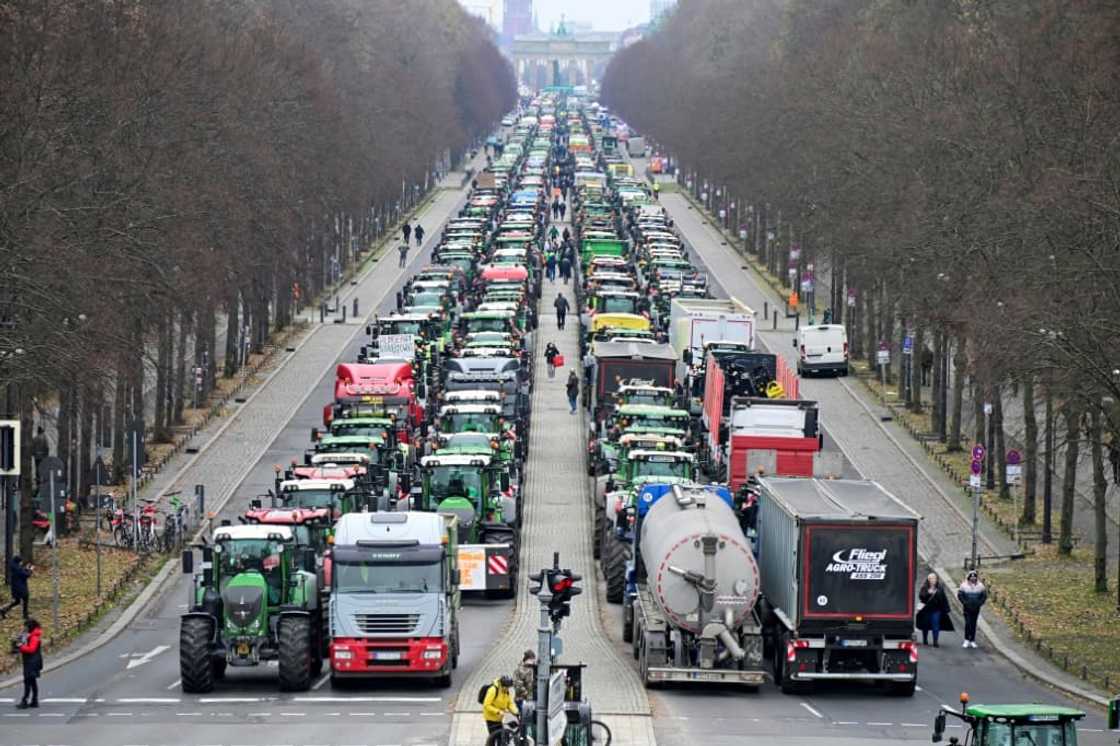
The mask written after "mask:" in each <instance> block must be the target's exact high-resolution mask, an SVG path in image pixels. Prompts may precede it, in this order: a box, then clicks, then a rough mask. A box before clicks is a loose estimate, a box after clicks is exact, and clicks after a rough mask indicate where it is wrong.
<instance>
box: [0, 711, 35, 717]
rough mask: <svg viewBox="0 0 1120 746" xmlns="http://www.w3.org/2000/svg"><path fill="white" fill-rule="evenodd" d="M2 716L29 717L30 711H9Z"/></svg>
mask: <svg viewBox="0 0 1120 746" xmlns="http://www.w3.org/2000/svg"><path fill="white" fill-rule="evenodd" d="M4 717H6V718H29V717H31V713H30V712H10V713H7V714H5V715H4Z"/></svg>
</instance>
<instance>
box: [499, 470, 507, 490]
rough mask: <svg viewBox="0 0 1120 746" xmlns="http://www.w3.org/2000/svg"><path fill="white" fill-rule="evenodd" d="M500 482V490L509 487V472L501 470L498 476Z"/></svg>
mask: <svg viewBox="0 0 1120 746" xmlns="http://www.w3.org/2000/svg"><path fill="white" fill-rule="evenodd" d="M500 483H501V485H502V492H505V491H506V490H508V489H509V472H508V471H503V472H502V475H501V477H500Z"/></svg>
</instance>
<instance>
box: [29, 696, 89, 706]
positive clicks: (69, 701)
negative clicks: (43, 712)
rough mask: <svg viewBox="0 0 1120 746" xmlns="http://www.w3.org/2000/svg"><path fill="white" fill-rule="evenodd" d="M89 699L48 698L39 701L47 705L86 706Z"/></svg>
mask: <svg viewBox="0 0 1120 746" xmlns="http://www.w3.org/2000/svg"><path fill="white" fill-rule="evenodd" d="M87 699H88V698H87V697H47V698H46V699H41V700H39V701H40V702H42V703H43V704H45V705H46V704H50V705H84V704H85V703H86V700H87Z"/></svg>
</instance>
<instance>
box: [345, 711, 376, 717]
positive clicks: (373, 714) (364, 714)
mask: <svg viewBox="0 0 1120 746" xmlns="http://www.w3.org/2000/svg"><path fill="white" fill-rule="evenodd" d="M350 717H352V718H375V717H377V713H376V712H351V713H350Z"/></svg>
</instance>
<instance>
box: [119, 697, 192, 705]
mask: <svg viewBox="0 0 1120 746" xmlns="http://www.w3.org/2000/svg"><path fill="white" fill-rule="evenodd" d="M180 702H182V700H181V699H179V698H178V697H122V698H121V699H114V700H113V703H114V704H118V705H177V704H179V703H180Z"/></svg>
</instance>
